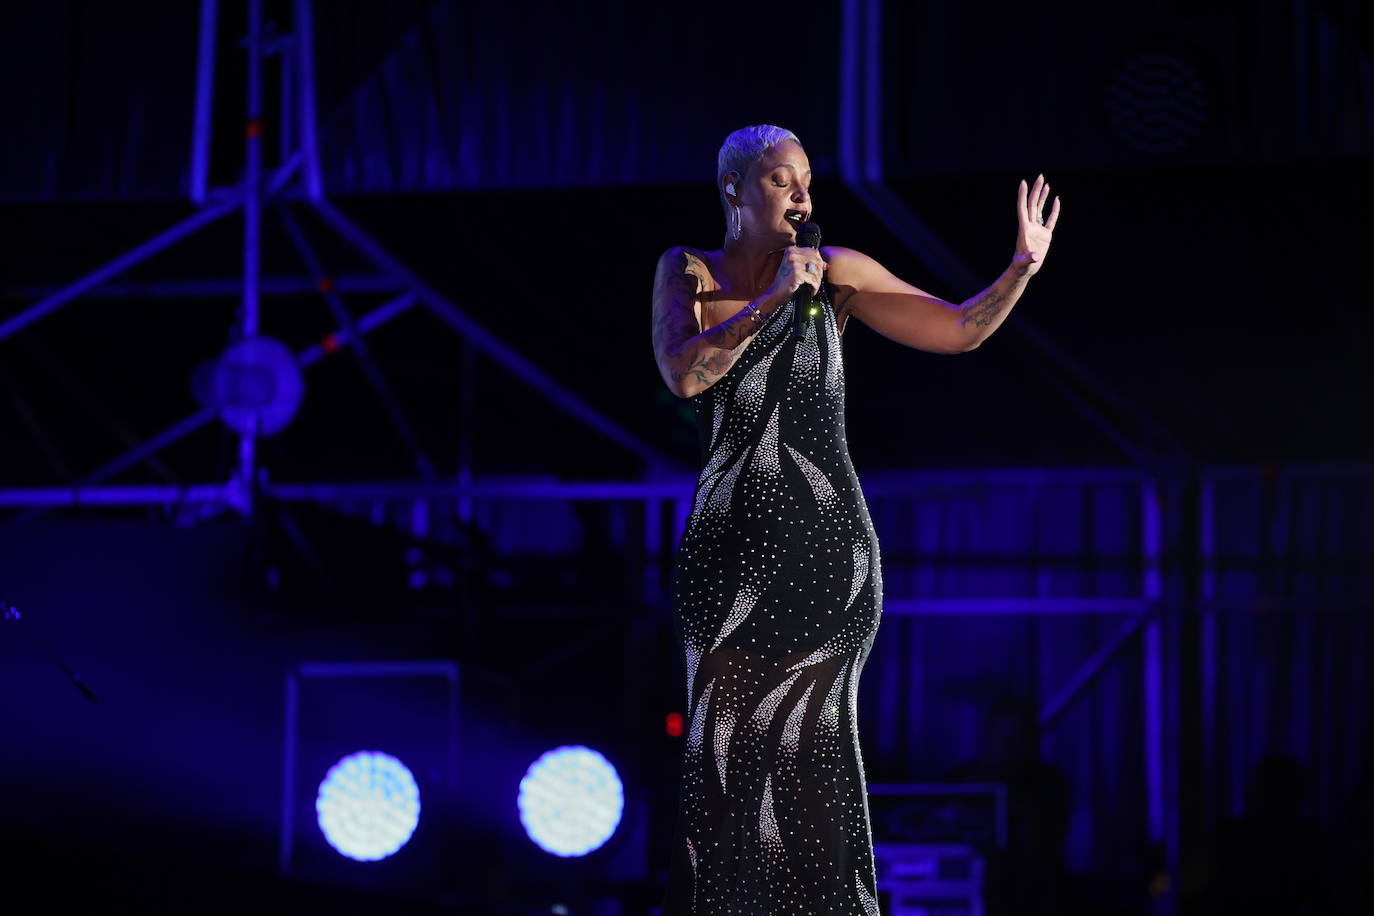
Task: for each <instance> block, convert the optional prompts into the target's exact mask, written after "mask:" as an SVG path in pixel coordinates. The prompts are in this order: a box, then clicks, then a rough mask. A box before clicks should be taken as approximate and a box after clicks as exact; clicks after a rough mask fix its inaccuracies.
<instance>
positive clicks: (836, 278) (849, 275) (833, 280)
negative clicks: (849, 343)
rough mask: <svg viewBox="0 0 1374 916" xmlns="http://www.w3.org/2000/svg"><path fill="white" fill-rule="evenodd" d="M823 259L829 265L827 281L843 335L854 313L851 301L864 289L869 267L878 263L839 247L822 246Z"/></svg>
mask: <svg viewBox="0 0 1374 916" xmlns="http://www.w3.org/2000/svg"><path fill="white" fill-rule="evenodd" d="M821 257H823V258H824V259H825V263H826V264H827V265H828V266H827V267H826V271H825V279H826V282H827V283H829V284H830V290H831V293H832V294H833V296H834V307H835V318H836V321H837V323H838V325H839V330H840V333H842V334H843V333H844V327H845V325H846V324H847V323H848V320H849V314H850V312H851V311H852V308H851V302H850V299H851V297H852V296H853V295H854V293H855V292H856V291H857V290H860V289H863V288H864V278H865V276H866V275H867V273H868V270H869V265H870V264H872V263H876V262H874V261H873V259H872V258H870V257H869V256H868V255H866V254H864V253H863V252H861V251H856V250H854V249H853V248H843V247H841V246H839V245H822V246H821Z"/></svg>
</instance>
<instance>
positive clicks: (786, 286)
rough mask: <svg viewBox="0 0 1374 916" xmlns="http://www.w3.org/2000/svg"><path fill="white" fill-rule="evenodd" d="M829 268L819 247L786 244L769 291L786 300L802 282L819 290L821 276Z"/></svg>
mask: <svg viewBox="0 0 1374 916" xmlns="http://www.w3.org/2000/svg"><path fill="white" fill-rule="evenodd" d="M829 268H830V265H829V264H827V263H825V259H824V258H822V257H821V251H820V249H819V248H799V247H798V246H796V245H788V246H787V247H786V248H784V249H783V252H782V263H780V264H778V272H777V274H776V275H775V276H774V277H773V288H772V289H771V290H769V292H770V293H773V294H776V295H777V296H778V297H780V298H782V299H784V300H786V299H790V298H791V297H792V294H793V293H795V292H796V291H797V289H798V288H799V287H800V286H801V285H802V284H803V283H810V284H811V285H812V286H813V287H815V289H816V290H817V291H819V290H820V288H821V278H822V277H824V276H825V272H826V271H827V270H828V269H829Z"/></svg>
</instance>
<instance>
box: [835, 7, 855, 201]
mask: <svg viewBox="0 0 1374 916" xmlns="http://www.w3.org/2000/svg"><path fill="white" fill-rule="evenodd" d="M859 4H860V0H843V2H842V3H841V4H840V92H839V98H840V110H839V111H838V112H836V118H835V124H836V125H837V126H838V128H839V136H838V137H836V138H835V141H836V142H835V148H836V150H837V151H838V152H839V160H840V176H841V177H842V178H843V179H844V182H845V184H848V185H853V184H854V183H855V182H856V180H857V179H858V177H859V124H860V110H859V99H860V98H861V81H860V79H859V65H860V59H861V58H860V55H859V48H860V44H859V37H860V34H861V29H860V20H859Z"/></svg>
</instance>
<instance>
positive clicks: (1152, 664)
mask: <svg viewBox="0 0 1374 916" xmlns="http://www.w3.org/2000/svg"><path fill="white" fill-rule="evenodd" d="M1159 499H1160V483H1159V481H1158V480H1157V479H1156V478H1154V477H1149V478H1146V480H1145V481H1144V483H1143V484H1142V486H1141V520H1142V524H1143V531H1142V546H1143V549H1144V557H1143V559H1144V561H1145V562H1144V567H1145V574H1144V582H1143V583H1142V586H1143V587H1142V595H1143V597H1144V598H1145V600H1146V601H1148V602H1150V603H1151V604H1154V605H1157V604H1158V602H1159V601H1160V600H1161V599H1162V598H1163V595H1164V577H1163V571H1162V570H1161V568H1160V562H1161V557H1160V554H1161V550H1160V548H1161V542H1162V538H1163V530H1162V528H1163V525H1162V519H1161V512H1160V505H1159ZM1165 616H1167V615H1164V614H1158V613H1157V614H1155V615H1153V616H1152V617H1151V618H1150V620H1149V622H1148V623H1147V624H1146V625H1145V639H1144V649H1145V655H1144V668H1145V670H1144V701H1145V716H1144V719H1145V806H1146V811H1145V814H1146V823H1147V825H1148V829H1149V839H1150V847H1151V850H1152V851H1157V852H1164V842H1165V824H1164V819H1165V811H1164V797H1165V796H1164V789H1165V787H1164V760H1165V747H1164V742H1165V725H1166V723H1165V721H1164V713H1165V696H1164V690H1165V684H1164V633H1163V627H1164V617H1165ZM1151 864H1155V863H1154V862H1152V863H1151ZM1159 865H1160V866H1163V863H1162V862H1160V863H1159ZM1170 877H1171V878H1172V877H1173V876H1170ZM1167 899H1171V895H1167V894H1165V895H1163V896H1161V895H1159V894H1156V895H1155V898H1154V901H1153V903H1152V912H1154V913H1156V914H1159V913H1161V912H1163V911H1167V908H1165V910H1161V907H1160V903H1161V902H1162V901H1164V900H1167Z"/></svg>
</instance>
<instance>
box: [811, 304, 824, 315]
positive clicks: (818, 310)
mask: <svg viewBox="0 0 1374 916" xmlns="http://www.w3.org/2000/svg"><path fill="white" fill-rule="evenodd" d="M820 311H821V310H820V309H818V308H816V307H815V306H814V305H813V306H811V311H810V312H809V313H808V314H811V315H819V314H820Z"/></svg>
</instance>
